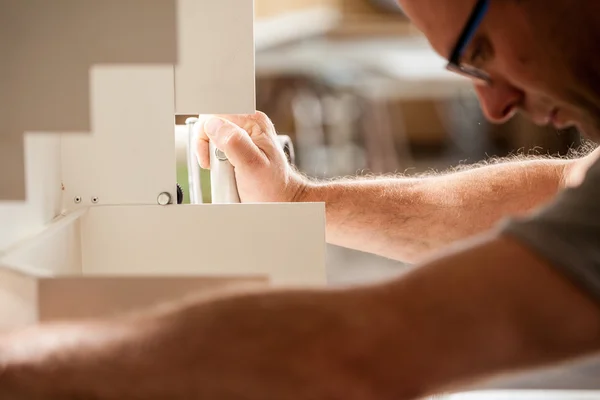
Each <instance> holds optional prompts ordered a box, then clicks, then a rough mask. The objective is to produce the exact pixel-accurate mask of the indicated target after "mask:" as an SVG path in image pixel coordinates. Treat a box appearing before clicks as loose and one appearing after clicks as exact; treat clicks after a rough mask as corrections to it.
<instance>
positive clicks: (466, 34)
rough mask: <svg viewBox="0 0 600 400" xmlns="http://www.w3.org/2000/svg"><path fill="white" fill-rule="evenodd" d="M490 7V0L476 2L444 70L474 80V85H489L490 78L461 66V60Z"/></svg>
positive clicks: (468, 67) (467, 66)
mask: <svg viewBox="0 0 600 400" xmlns="http://www.w3.org/2000/svg"><path fill="white" fill-rule="evenodd" d="M489 5H490V0H478V1H477V3H476V4H475V7H474V8H473V11H472V12H471V15H470V16H469V19H468V20H467V23H466V24H465V27H464V28H463V30H462V32H461V33H460V36H459V37H458V41H457V42H456V45H455V46H454V49H453V50H452V53H451V54H450V59H449V60H448V65H447V66H446V69H448V70H449V71H452V72H456V73H458V74H460V75H463V76H465V77H467V78H470V79H472V80H474V81H475V82H476V83H483V84H489V83H490V76H489V75H488V74H487V73H486V72H484V71H482V70H480V69H477V68H475V67H472V66H470V65H464V64H461V61H460V60H461V58H462V57H463V55H464V52H465V50H466V49H467V47H468V46H469V43H470V42H471V40H472V39H473V36H474V35H475V32H477V29H478V28H479V25H481V21H482V20H483V17H484V16H485V14H486V13H487V11H488V8H489Z"/></svg>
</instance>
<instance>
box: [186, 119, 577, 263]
mask: <svg viewBox="0 0 600 400" xmlns="http://www.w3.org/2000/svg"><path fill="white" fill-rule="evenodd" d="M198 134H199V141H198V156H199V160H200V164H201V165H202V166H203V167H205V168H206V167H209V158H208V140H209V137H210V138H211V140H213V141H214V142H215V143H216V144H217V146H218V147H219V148H221V149H222V150H223V151H224V152H225V153H226V154H227V156H228V157H229V158H230V160H231V162H232V163H233V165H234V166H235V171H236V180H237V184H238V188H239V191H240V196H241V199H242V201H244V202H269V201H283V202H286V201H317V202H321V201H324V202H326V206H327V240H328V241H329V242H330V243H334V244H338V245H341V246H345V247H350V248H354V249H359V250H362V251H366V252H371V253H375V254H379V255H383V256H386V257H390V258H394V259H399V260H403V261H411V262H416V261H418V260H420V259H422V258H423V257H424V256H426V255H427V254H429V253H430V252H431V251H433V250H436V249H438V248H439V247H441V246H444V245H446V244H448V243H451V242H454V241H456V240H459V239H463V238H466V237H469V236H471V235H474V234H477V233H480V232H483V231H485V230H486V229H489V228H491V227H492V226H493V225H494V223H496V222H497V221H498V220H500V219H501V218H503V217H506V216H509V215H515V214H523V213H525V212H527V211H529V210H531V209H532V208H534V207H536V206H538V205H540V204H542V203H544V202H546V201H548V200H549V199H551V198H552V197H553V196H554V195H556V193H557V192H558V191H559V190H560V189H561V188H562V187H563V186H564V183H565V181H566V180H568V178H569V176H570V174H569V169H570V168H571V167H572V166H573V165H575V164H576V163H577V162H576V161H575V160H561V159H554V160H551V159H538V160H530V161H524V160H522V161H511V162H505V163H500V164H496V165H488V166H484V167H479V168H474V169H471V170H467V171H463V172H455V173H450V174H443V175H440V176H432V177H426V178H417V179H411V178H395V179H394V178H390V179H376V178H375V179H358V180H357V179H354V180H338V181H337V182H333V183H318V184H314V183H309V182H307V180H306V179H304V178H303V177H301V176H300V175H299V174H298V173H296V172H295V171H293V170H292V168H290V167H289V166H288V165H287V162H286V161H285V156H284V155H283V152H282V151H280V149H278V148H277V146H276V145H275V143H276V140H275V135H276V132H275V127H274V126H273V124H272V123H271V121H270V120H269V119H268V117H267V116H266V115H264V114H261V113H257V114H255V115H250V116H240V115H235V116H225V117H223V123H222V125H221V126H219V127H208V128H207V127H206V126H204V125H200V126H199V127H198Z"/></svg>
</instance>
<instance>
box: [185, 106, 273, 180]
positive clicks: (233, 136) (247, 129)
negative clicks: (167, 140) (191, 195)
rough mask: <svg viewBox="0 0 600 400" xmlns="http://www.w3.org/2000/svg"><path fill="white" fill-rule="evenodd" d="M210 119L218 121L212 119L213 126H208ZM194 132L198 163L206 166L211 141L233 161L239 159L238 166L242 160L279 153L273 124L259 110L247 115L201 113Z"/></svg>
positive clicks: (259, 160)
mask: <svg viewBox="0 0 600 400" xmlns="http://www.w3.org/2000/svg"><path fill="white" fill-rule="evenodd" d="M213 118H217V120H214V121H212V122H211V124H214V125H209V121H211V120H212V119H213ZM218 121H221V123H218ZM209 131H210V132H211V133H210V134H209ZM194 135H195V140H196V144H197V147H196V151H197V158H198V162H199V164H200V166H201V167H202V168H205V169H206V168H210V156H209V141H211V140H212V141H214V144H215V145H216V146H217V147H218V148H219V149H220V150H221V151H223V152H224V153H225V154H226V155H227V157H228V158H229V159H230V161H231V162H232V164H234V163H235V162H238V166H241V165H243V163H257V162H264V161H265V157H266V159H267V160H269V159H274V158H276V157H277V156H280V155H279V154H278V152H279V151H280V149H279V146H278V144H277V141H276V138H277V132H276V131H275V127H274V126H273V123H272V122H271V120H270V119H269V117H267V116H266V115H265V114H264V113H261V112H257V113H256V114H250V115H217V116H208V115H207V116H201V117H200V118H199V121H198V122H197V123H196V125H195V126H194ZM234 160H237V161H234ZM234 166H235V164H234Z"/></svg>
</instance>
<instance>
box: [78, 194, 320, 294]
mask: <svg viewBox="0 0 600 400" xmlns="http://www.w3.org/2000/svg"><path fill="white" fill-rule="evenodd" d="M81 224H82V232H83V233H84V236H83V243H82V254H83V272H84V274H85V275H86V276H92V275H102V276H105V275H112V276H115V275H132V274H133V275H141V276H155V275H159V276H181V275H191V276H215V275H216V276H237V275H248V274H254V273H257V274H265V275H267V276H268V277H269V279H270V280H271V282H273V284H275V285H282V284H294V285H305V284H306V285H324V284H325V282H326V275H325V208H324V206H323V204H318V203H314V204H223V205H180V206H172V207H161V206H145V207H127V206H115V207H95V208H92V209H90V210H89V212H88V213H86V214H85V215H84V216H83V217H82V219H81Z"/></svg>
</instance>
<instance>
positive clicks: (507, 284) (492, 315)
mask: <svg viewBox="0 0 600 400" xmlns="http://www.w3.org/2000/svg"><path fill="white" fill-rule="evenodd" d="M471 245H472V244H470V245H469V247H468V248H467V247H466V246H465V248H464V249H462V250H461V249H458V250H456V251H453V252H452V253H448V254H444V255H441V256H440V257H438V258H436V259H435V260H431V261H430V262H427V263H426V264H424V265H423V266H421V267H420V268H416V269H414V270H413V271H411V272H410V273H408V274H407V275H405V276H403V277H402V278H401V279H399V280H396V281H393V282H390V283H388V284H386V285H383V286H381V287H379V288H378V289H376V290H377V291H378V292H379V294H380V295H381V299H380V300H379V301H380V303H381V304H382V306H381V307H380V308H379V309H378V311H375V312H374V313H373V314H374V315H373V316H372V317H373V318H377V319H378V320H372V321H371V324H372V325H373V327H386V326H387V327H389V330H388V331H387V337H385V336H384V335H382V333H383V332H385V331H384V330H382V331H379V332H378V333H379V335H380V336H378V337H377V339H378V340H377V343H378V347H375V349H374V350H373V353H374V354H378V355H385V356H382V359H378V360H377V359H376V362H375V363H374V364H373V365H376V367H375V368H373V370H372V371H373V373H374V375H375V376H377V377H378V379H381V381H379V382H378V385H379V386H380V387H381V388H388V389H389V391H388V392H386V393H382V397H381V398H403V397H402V395H403V393H406V391H407V390H409V394H410V395H411V396H414V397H415V398H416V397H418V398H421V397H424V396H426V395H430V394H437V393H440V392H443V391H455V390H464V389H466V388H467V387H469V386H470V385H471V384H473V383H481V381H482V380H484V379H486V378H491V377H494V376H497V375H500V374H505V373H513V372H517V371H520V370H526V369H532V368H537V367H543V366H549V365H552V364H556V363H560V362H567V361H573V360H574V359H577V358H579V357H582V356H586V355H593V354H594V353H595V352H597V351H599V350H600V307H599V305H598V303H596V302H594V301H592V300H591V299H590V297H588V296H587V295H586V294H585V293H583V292H582V291H581V290H580V288H577V287H576V286H575V285H573V284H572V283H571V282H570V281H569V280H567V279H565V277H564V276H563V275H561V274H559V273H558V272H557V271H556V270H554V269H553V268H551V267H549V266H548V265H547V264H546V263H545V262H544V261H543V260H540V259H538V258H537V257H536V256H534V255H533V254H532V253H531V252H529V251H528V250H526V249H524V248H523V247H521V246H520V245H519V244H517V243H516V242H513V241H511V240H509V239H506V238H498V237H492V236H490V237H488V238H485V239H482V240H479V243H477V244H474V245H473V247H471ZM384 304H385V305H384ZM392 304H393V305H394V307H392V306H391V305H392ZM386 305H387V306H386ZM383 359H385V360H386V361H387V362H383ZM393 360H396V361H395V362H396V364H395V365H394V367H393V368H389V366H390V365H391V363H393ZM386 365H387V367H388V368H389V369H386Z"/></svg>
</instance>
